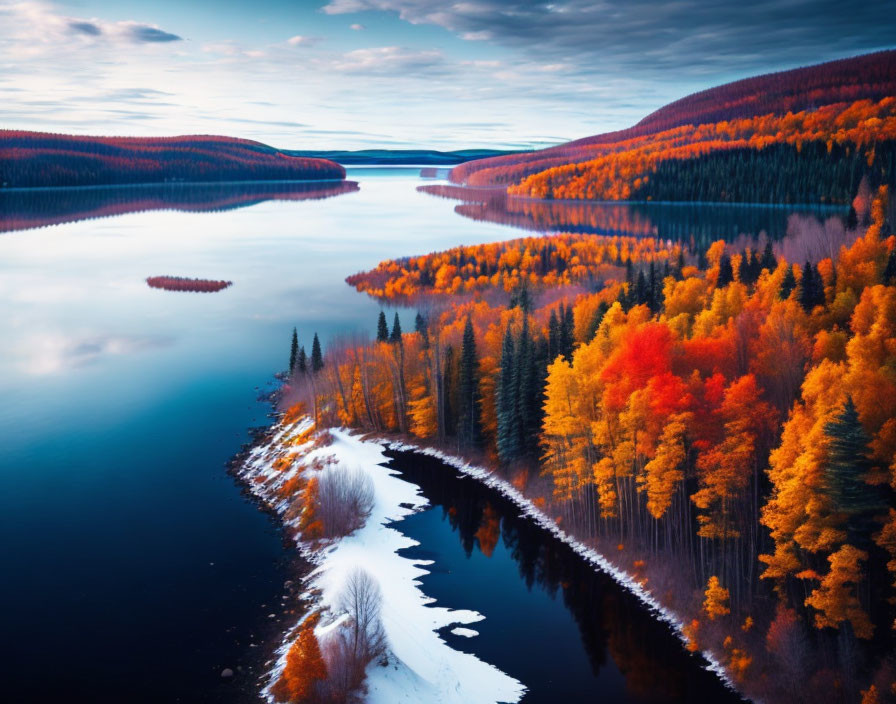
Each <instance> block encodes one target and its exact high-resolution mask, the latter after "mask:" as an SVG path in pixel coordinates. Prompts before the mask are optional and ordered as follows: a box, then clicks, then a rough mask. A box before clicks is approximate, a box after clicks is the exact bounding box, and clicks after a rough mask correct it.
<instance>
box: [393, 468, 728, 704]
mask: <svg viewBox="0 0 896 704" xmlns="http://www.w3.org/2000/svg"><path fill="white" fill-rule="evenodd" d="M388 454H389V455H390V456H391V457H393V462H392V466H393V467H394V468H396V469H398V470H399V471H400V472H401V473H402V476H403V478H405V479H407V480H408V481H411V482H413V483H415V484H417V485H418V486H420V487H421V488H422V489H423V493H424V495H425V496H426V497H427V498H428V499H429V500H430V503H431V504H432V506H431V508H429V509H427V510H425V511H423V512H421V513H417V514H414V515H412V516H410V517H408V518H405V519H404V520H402V521H400V522H399V523H397V524H396V526H395V527H396V528H397V529H398V530H400V531H401V532H402V533H404V534H405V535H408V536H410V537H411V538H414V539H415V540H417V541H419V542H420V545H419V546H418V547H415V548H411V549H409V550H405V551H404V554H406V555H407V556H408V557H414V558H422V559H428V560H433V561H434V564H433V565H432V566H431V567H429V568H427V569H430V570H431V572H430V574H429V575H426V576H424V577H423V578H421V580H420V581H421V583H422V585H423V591H424V592H425V593H426V594H428V595H429V596H432V597H434V598H435V599H436V601H437V603H438V604H439V605H441V606H449V607H453V608H475V609H476V610H477V611H479V612H480V613H481V614H483V615H484V616H485V620H483V621H479V622H477V623H475V624H472V626H471V628H473V629H474V630H476V631H477V632H478V633H479V635H478V636H476V637H474V638H471V639H468V638H466V637H463V636H457V635H454V634H452V633H451V632H450V629H446V631H445V632H444V633H443V637H444V638H445V639H446V640H447V641H448V642H449V643H450V644H451V645H452V646H453V647H455V648H458V649H459V650H464V651H466V652H470V653H473V654H475V655H477V656H479V657H481V658H482V659H484V660H485V661H486V662H490V663H492V664H494V665H496V666H497V667H498V668H500V669H501V670H503V671H504V672H507V673H508V674H510V675H512V676H513V677H516V678H517V679H518V680H520V681H521V682H523V683H524V684H525V685H526V686H527V687H528V688H529V691H528V692H527V693H526V695H525V696H524V698H523V702H524V703H525V704H553V703H555V702H591V701H599V702H605V703H607V704H610V703H616V702H620V703H621V702H629V703H633V702H639V703H640V702H694V703H695V704H696V703H700V704H703V703H705V702H713V703H714V704H715V703H718V704H723V703H725V702H737V701H740V699H739V697H737V696H736V695H734V694H733V693H731V692H729V691H728V690H726V689H724V688H723V687H722V685H721V683H720V682H719V680H718V679H717V678H716V677H715V675H713V674H711V673H709V672H707V671H705V670H703V669H702V668H701V664H702V658H700V657H699V656H695V655H690V654H688V653H687V652H686V651H685V650H684V648H683V646H682V645H681V642H680V641H679V640H678V638H677V637H675V635H674V634H673V633H672V632H671V630H670V629H669V628H668V627H667V626H665V625H663V624H662V623H659V622H657V621H656V620H654V619H653V618H651V616H650V615H649V613H647V612H646V611H645V609H644V607H643V606H642V605H641V604H640V603H639V602H638V601H637V599H635V598H634V597H633V596H631V595H630V594H628V593H627V592H625V591H623V590H621V589H620V588H619V587H618V586H616V584H615V583H614V582H613V581H612V580H611V579H610V578H609V577H607V576H605V575H602V574H599V573H596V572H595V571H594V570H593V569H591V568H590V567H588V566H587V565H586V564H584V563H583V561H582V560H581V559H579V558H577V557H576V556H575V554H574V553H573V551H572V550H571V548H569V547H568V546H566V545H564V544H563V543H562V542H560V541H559V540H557V539H556V538H554V537H553V536H552V535H550V534H549V533H548V532H547V531H545V530H543V529H541V528H539V527H538V526H536V525H535V524H534V523H532V522H531V521H529V520H528V519H525V518H522V517H520V515H519V514H520V511H519V509H518V508H516V506H514V504H513V503H511V502H510V501H508V500H507V499H505V498H503V497H502V496H501V495H500V494H499V493H498V492H496V491H494V490H492V489H488V488H487V487H484V486H482V485H481V484H479V483H478V482H476V481H474V480H473V479H470V478H467V477H463V476H461V475H459V474H458V472H457V471H456V470H454V469H453V468H451V467H450V466H447V465H445V464H443V463H442V462H440V461H438V460H436V459H433V458H430V457H425V456H420V455H414V454H411V453H405V452H390V453H388Z"/></svg>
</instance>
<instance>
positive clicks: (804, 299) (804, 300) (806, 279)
mask: <svg viewBox="0 0 896 704" xmlns="http://www.w3.org/2000/svg"><path fill="white" fill-rule="evenodd" d="M799 302H800V305H802V306H803V310H805V311H806V312H807V313H811V312H812V310H813V309H814V308H815V306H819V305H824V283H823V282H822V280H821V275H820V274H819V273H818V271H816V269H815V267H814V266H812V264H811V263H810V262H806V265H805V266H804V267H803V277H802V279H801V280H800V290H799Z"/></svg>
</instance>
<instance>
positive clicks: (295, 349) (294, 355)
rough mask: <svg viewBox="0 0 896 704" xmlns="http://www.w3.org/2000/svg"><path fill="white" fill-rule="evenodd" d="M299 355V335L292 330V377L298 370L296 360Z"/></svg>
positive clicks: (290, 358)
mask: <svg viewBox="0 0 896 704" xmlns="http://www.w3.org/2000/svg"><path fill="white" fill-rule="evenodd" d="M298 355H299V333H298V331H297V330H296V329H295V328H293V329H292V346H291V347H290V349H289V373H290V375H292V374H293V373H294V372H295V370H296V360H297V359H298Z"/></svg>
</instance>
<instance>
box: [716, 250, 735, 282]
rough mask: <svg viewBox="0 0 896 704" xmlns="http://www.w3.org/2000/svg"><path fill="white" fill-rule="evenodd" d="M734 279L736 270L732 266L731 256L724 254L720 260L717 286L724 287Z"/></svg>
mask: <svg viewBox="0 0 896 704" xmlns="http://www.w3.org/2000/svg"><path fill="white" fill-rule="evenodd" d="M732 281H734V270H733V269H732V268H731V257H729V256H728V255H727V254H723V255H722V258H721V259H720V260H719V278H718V280H717V281H716V286H717V287H718V288H722V287H723V286H727V285H728V284H730V283H731V282H732Z"/></svg>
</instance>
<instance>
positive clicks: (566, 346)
mask: <svg viewBox="0 0 896 704" xmlns="http://www.w3.org/2000/svg"><path fill="white" fill-rule="evenodd" d="M560 310H561V312H562V313H563V319H562V320H560V321H559V323H560V354H562V355H563V356H564V357H566V360H567V361H568V362H571V361H572V349H573V346H574V345H575V330H576V322H575V318H574V317H573V312H572V306H571V305H569V306H566V307H565V308H561V309H560Z"/></svg>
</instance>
